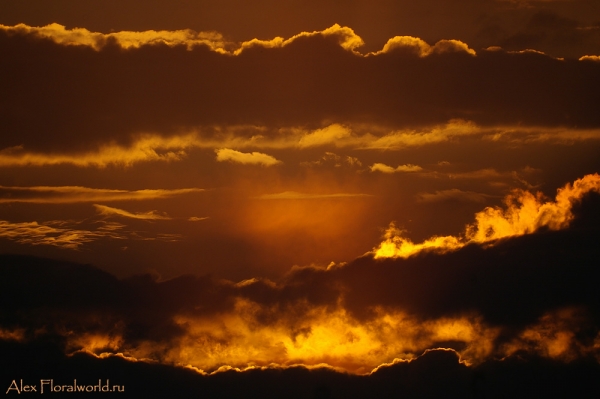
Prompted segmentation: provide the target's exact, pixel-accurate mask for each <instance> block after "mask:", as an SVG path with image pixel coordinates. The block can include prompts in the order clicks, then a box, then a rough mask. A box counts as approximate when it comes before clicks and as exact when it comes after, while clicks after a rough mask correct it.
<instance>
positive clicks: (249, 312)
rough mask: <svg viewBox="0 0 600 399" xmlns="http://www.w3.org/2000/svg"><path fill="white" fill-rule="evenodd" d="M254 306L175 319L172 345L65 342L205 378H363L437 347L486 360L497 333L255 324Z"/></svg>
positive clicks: (338, 317)
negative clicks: (236, 372)
mask: <svg viewBox="0 0 600 399" xmlns="http://www.w3.org/2000/svg"><path fill="white" fill-rule="evenodd" d="M261 310H264V309H260V307H259V305H258V304H256V303H252V302H249V301H247V300H238V302H237V304H236V308H235V311H233V312H231V313H227V314H222V315H220V316H219V317H217V318H214V317H213V318H210V319H205V318H195V317H192V316H183V315H180V316H177V317H176V319H175V321H176V322H177V324H179V325H180V326H181V327H183V328H184V329H185V330H186V334H185V336H183V337H181V338H179V339H177V340H175V341H173V342H165V341H163V342H161V343H156V342H141V343H139V344H137V346H135V347H123V346H122V341H121V340H120V338H119V337H114V336H98V335H84V336H81V337H76V338H75V337H71V338H70V342H69V343H70V347H71V348H73V349H74V350H81V349H82V350H86V351H89V352H92V353H96V354H100V353H109V352H110V353H118V352H122V353H125V354H126V355H127V356H132V357H134V358H137V359H154V360H159V361H166V362H169V363H172V364H178V365H189V366H192V367H194V368H197V369H200V370H204V371H214V370H218V369H220V368H222V367H227V368H230V367H234V368H240V369H245V368H248V367H257V366H258V367H260V366H268V365H280V366H289V365H294V364H303V365H307V366H316V365H321V364H326V365H329V366H332V367H334V368H337V369H342V370H345V371H348V372H351V373H356V374H366V373H369V372H371V371H372V370H373V369H375V368H376V367H378V366H379V365H381V364H382V363H385V362H389V361H392V360H393V359H412V358H415V357H416V356H419V355H420V354H421V353H422V352H423V350H425V349H426V348H430V347H435V343H436V342H442V341H459V342H464V343H465V348H464V349H463V350H462V351H460V353H461V357H462V358H463V359H464V360H465V361H467V362H479V361H482V360H484V359H485V358H486V357H488V356H489V355H490V352H491V348H492V342H493V340H494V338H495V337H496V335H497V331H496V330H495V329H493V328H489V327H486V326H484V325H483V324H481V322H480V321H479V320H478V319H476V318H471V317H462V318H442V319H438V320H434V321H425V322H423V321H418V320H416V319H413V318H410V317H408V316H406V315H404V314H402V313H399V312H385V311H383V310H380V311H378V313H377V317H376V318H374V319H373V320H370V321H368V322H362V323H361V322H358V321H356V320H353V319H352V318H351V317H350V316H349V315H347V314H346V312H345V311H343V310H336V311H334V312H326V311H325V310H324V309H321V308H314V309H310V310H308V311H307V312H306V313H305V315H304V317H303V318H302V319H294V320H291V319H286V318H283V319H279V320H277V321H275V322H274V323H272V324H268V325H265V324H261V323H259V322H258V321H257V319H256V315H257V314H258V312H260V311H261Z"/></svg>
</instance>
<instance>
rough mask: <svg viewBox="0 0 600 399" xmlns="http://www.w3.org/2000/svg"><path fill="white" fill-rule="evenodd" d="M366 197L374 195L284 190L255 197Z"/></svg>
mask: <svg viewBox="0 0 600 399" xmlns="http://www.w3.org/2000/svg"><path fill="white" fill-rule="evenodd" d="M357 197H358V198H364V197H372V195H370V194H361V193H334V194H308V193H299V192H297V191H284V192H282V193H277V194H264V195H259V196H258V197H254V199H261V200H280V199H282V200H294V199H330V198H357Z"/></svg>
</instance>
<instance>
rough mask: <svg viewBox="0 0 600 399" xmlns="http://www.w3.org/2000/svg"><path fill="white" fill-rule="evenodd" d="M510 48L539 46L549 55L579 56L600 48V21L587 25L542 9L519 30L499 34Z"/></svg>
mask: <svg viewBox="0 0 600 399" xmlns="http://www.w3.org/2000/svg"><path fill="white" fill-rule="evenodd" d="M497 45H499V46H501V47H503V48H505V49H507V50H516V51H518V50H525V49H536V50H539V51H543V52H545V53H547V54H549V55H552V56H555V57H560V56H566V57H570V58H579V57H581V56H582V55H585V53H586V52H590V51H594V54H595V53H597V52H599V51H600V21H596V22H595V23H594V24H592V25H589V26H586V25H583V24H581V23H579V22H578V21H576V20H574V19H570V18H566V17H563V16H561V15H559V14H557V13H554V12H551V11H548V10H543V11H538V12H536V13H535V14H533V15H532V16H531V17H530V18H529V20H528V21H527V23H526V24H525V26H524V27H523V28H522V29H521V30H520V31H518V32H511V34H509V35H507V36H506V37H503V38H499V39H498V41H497Z"/></svg>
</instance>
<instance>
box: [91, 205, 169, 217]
mask: <svg viewBox="0 0 600 399" xmlns="http://www.w3.org/2000/svg"><path fill="white" fill-rule="evenodd" d="M94 208H96V211H97V212H98V213H99V214H100V215H102V216H121V217H124V218H129V219H139V220H171V218H170V217H169V216H166V215H161V214H159V213H158V212H157V211H149V212H137V213H131V212H128V211H126V210H123V209H118V208H113V207H110V206H106V205H98V204H94Z"/></svg>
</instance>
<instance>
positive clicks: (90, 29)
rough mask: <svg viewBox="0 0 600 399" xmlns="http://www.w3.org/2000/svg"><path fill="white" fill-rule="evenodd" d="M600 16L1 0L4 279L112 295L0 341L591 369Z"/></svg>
mask: <svg viewBox="0 0 600 399" xmlns="http://www.w3.org/2000/svg"><path fill="white" fill-rule="evenodd" d="M597 15H600V8H599V5H598V3H597V2H595V1H591V0H590V1H586V0H572V1H558V0H556V1H527V0H518V1H517V0H511V1H508V0H506V1H504V0H485V1H474V0H464V1H457V2H444V1H441V0H428V1H423V2H418V4H417V3H415V2H408V1H396V2H394V1H387V0H386V1H384V0H381V1H376V2H365V1H361V0H356V1H351V2H347V3H345V4H342V3H339V2H336V1H325V2H313V1H308V2H273V1H270V0H264V1H260V2H258V3H256V4H254V3H252V4H250V3H248V2H238V1H234V0H228V1H225V2H219V3H215V2H209V1H203V0H202V1H201V0H197V1H190V0H177V1H175V2H168V3H167V2H162V1H158V2H154V3H152V5H149V4H146V3H144V2H140V1H137V0H127V1H119V2H114V1H109V0H102V1H101V0H98V1H94V2H90V3H87V2H86V3H85V4H84V3H82V2H73V1H70V0H60V1H58V0H57V1H53V2H44V1H41V0H28V1H17V0H7V1H3V2H2V4H1V5H0V49H1V52H2V54H3V56H2V59H1V60H0V76H1V78H0V87H1V89H0V90H1V92H2V96H1V98H0V133H1V134H0V256H2V257H3V258H2V259H3V260H2V267H6V268H8V269H6V270H7V271H3V273H5V275H6V276H7V279H8V280H7V281H11V279H13V278H14V279H18V278H19V276H20V274H19V273H22V271H14V270H13V269H11V267H14V265H13V263H14V264H18V263H19V262H24V264H28V262H29V263H32V264H38V263H39V262H41V263H44V262H45V261H41V260H39V259H38V260H37V261H33V260H31V261H27V259H33V258H27V257H30V256H36V257H40V258H41V259H47V262H48V264H49V265H54V264H55V263H53V262H58V261H61V262H76V263H78V264H79V263H80V264H88V265H93V271H92V269H81V270H80V269H79V266H73V265H72V264H70V263H69V265H71V266H64V267H66V269H65V268H64V267H63V266H60V267H59V266H48V267H49V268H50V269H48V270H46V269H44V270H46V271H44V273H49V274H48V275H47V278H48V279H49V281H60V280H61V279H62V278H66V277H65V276H67V275H69V276H80V277H78V278H81V279H83V280H82V281H88V280H86V279H91V280H90V281H92V280H94V278H93V277H92V276H94V275H97V276H100V275H101V276H103V277H101V278H100V277H97V278H100V279H101V282H98V283H97V284H94V283H89V284H91V285H90V286H89V287H88V288H89V290H91V291H92V292H96V291H95V290H97V291H98V292H99V293H101V292H107V294H106V295H107V296H108V297H109V298H113V297H114V298H120V299H119V300H121V301H123V305H117V304H116V303H117V302H118V301H117V300H116V299H115V302H113V301H112V300H107V299H102V300H100V299H99V298H100V297H101V296H102V295H100V296H99V297H93V298H92V297H87V296H86V295H88V294H86V293H84V292H83V291H82V292H79V291H77V292H74V293H73V295H75V297H77V296H82V298H84V299H82V301H83V302H82V303H84V305H82V306H83V307H84V308H86V307H89V313H88V315H87V316H85V317H83V316H81V315H82V314H83V313H85V312H82V311H81V309H74V308H73V309H72V308H71V307H70V306H71V305H65V304H64V303H63V302H61V300H59V299H56V297H55V295H54V294H52V293H51V292H45V291H43V290H42V289H40V290H41V291H40V292H41V293H40V294H39V298H45V299H44V300H49V301H50V305H48V306H50V309H51V311H50V312H49V314H55V315H56V321H55V322H51V321H50V319H46V318H44V317H41V318H39V319H38V318H37V316H35V317H34V316H31V317H29V316H28V317H29V319H27V318H24V319H18V318H16V319H15V318H13V319H10V318H6V320H4V319H3V320H0V321H1V322H2V325H0V339H2V340H4V341H6V342H20V343H23V342H25V343H30V342H33V341H35V339H34V338H32V337H33V336H34V335H35V334H33V331H34V330H35V329H36V328H37V329H40V328H42V327H43V329H46V330H47V331H49V333H50V332H52V333H53V334H57V336H60V337H62V338H61V340H62V341H61V342H62V345H63V347H62V350H63V351H64V353H71V352H73V351H77V350H83V351H86V352H89V353H90V354H93V355H94V356H97V357H98V359H100V358H107V357H110V356H115V355H116V354H121V355H119V356H125V357H128V358H135V359H154V360H156V361H158V362H160V363H161V364H165V365H171V366H172V365H176V366H187V365H189V366H192V367H194V368H196V369H201V370H204V371H205V372H208V373H210V372H214V371H215V370H218V369H219V367H236V368H240V369H246V368H248V367H250V366H252V367H255V366H256V367H263V366H265V367H266V366H268V365H270V364H276V365H278V366H286V367H287V366H291V365H295V364H303V365H307V366H311V367H312V366H315V365H319V364H326V365H328V366H331V367H334V368H337V369H336V370H338V371H339V370H344V371H345V372H350V373H354V374H368V373H369V372H370V371H371V370H374V369H376V368H377V367H378V366H379V365H382V364H384V363H390V364H392V363H393V362H396V363H393V366H389V367H404V366H398V365H397V364H400V363H401V362H408V361H409V360H410V359H420V358H419V356H420V355H421V354H423V353H424V351H425V350H427V349H435V348H445V350H452V351H455V352H456V353H457V354H458V355H459V356H460V357H461V359H462V361H463V362H465V363H464V364H466V365H467V366H469V367H487V366H481V365H482V364H487V363H485V362H489V361H492V359H500V358H503V357H507V356H508V357H510V356H512V355H514V354H515V353H521V352H522V351H529V352H528V353H532V354H535V355H536V356H542V357H543V358H544V359H553V361H554V360H557V359H558V360H559V361H564V362H566V361H571V360H572V359H580V358H587V357H590V356H591V357H593V358H594V359H596V360H594V361H595V362H596V363H597V359H598V353H597V351H598V347H599V346H598V345H599V344H598V342H600V338H599V337H600V335H598V324H597V314H596V313H597V304H596V302H595V301H591V302H590V301H588V299H589V298H588V297H586V296H585V293H586V292H588V291H586V290H588V289H589V290H591V288H590V287H588V286H587V285H586V278H587V279H593V278H595V274H594V272H592V271H590V269H589V265H590V264H592V263H593V260H594V259H597V258H596V256H597V251H596V252H594V251H595V250H594V249H593V248H592V247H593V246H591V245H588V244H589V242H593V237H597V226H595V224H594V223H595V222H594V221H595V220H597V215H596V214H597V210H596V209H597V205H598V203H597V199H598V192H599V191H600V178H599V177H598V173H599V172H600V157H598V154H600V116H599V115H600V114H599V113H598V112H597V109H598V105H600V94H599V93H600V25H599V23H598V19H597V18H594V16H597ZM557 242H562V243H564V250H562V252H561V250H559V248H557V247H556V243H557ZM543 248H552V249H551V250H550V252H549V253H548V254H545V253H544V250H543ZM528 249H529V250H531V251H533V252H528ZM536 251H537V252H536ZM553 251H555V252H553ZM579 254H581V255H579ZM14 255H20V256H24V258H18V257H17V258H15V257H14ZM578 256H580V257H578ZM569 258H572V259H576V260H575V261H574V264H573V265H571V266H572V267H574V268H575V269H577V270H580V275H579V276H578V277H572V276H573V275H571V274H570V273H569V271H568V270H567V269H566V268H565V267H566V265H565V264H564V263H561V262H563V261H564V262H566V259H569ZM19 259H20V260H19ZM24 259H25V260H24ZM485 265H488V266H489V268H485ZM515 265H520V266H518V267H519V268H520V269H518V270H517V269H512V268H515V267H517V266H515ZM544 265H546V266H547V269H544V267H545V266H544ZM27 267H38V266H31V265H30V266H27ZM55 267H56V269H54V268H55ZM81 267H83V266H81ZM90 267H91V266H90ZM3 270H4V269H3ZM35 270H37V269H35ZM370 271H372V274H371V273H370ZM425 271H426V272H427V273H426V272H425ZM78 273H79V274H78ZM94 273H96V274H94ZM428 273H429V274H428ZM553 273H555V274H553ZM563 273H564V275H563ZM566 274H569V276H570V277H572V278H573V279H574V280H569V282H568V283H567V282H565V284H566V285H565V287H566V288H565V293H564V294H560V295H558V294H556V295H554V293H555V292H556V291H559V290H560V288H559V287H560V286H561V283H563V282H564V281H563V280H565V278H566V277H565V275H566ZM536 275H539V277H540V279H541V281H542V283H543V284H546V285H545V286H544V287H547V288H544V289H542V288H540V289H539V290H538V289H533V288H531V287H529V286H528V284H534V281H535V278H534V276H536ZM182 276H187V277H182ZM557 276H562V277H557ZM582 276H583V277H582ZM584 277H585V278H584ZM69 278H71V277H69ZM520 278H522V280H519V279H520ZM512 279H517V280H518V281H520V282H513V280H512ZM567 280H568V279H567ZM98 281H100V280H98ZM492 281H500V282H502V283H503V284H506V285H507V286H513V285H514V286H513V289H515V290H521V289H524V290H525V291H528V290H529V291H530V292H531V296H528V295H526V294H522V295H521V294H519V295H517V296H515V297H514V298H512V297H511V298H512V299H510V298H509V300H508V304H507V305H506V306H522V307H523V308H524V309H525V310H523V311H522V312H521V313H519V312H517V313H519V314H517V315H514V317H512V316H510V314H508V313H507V312H506V309H505V308H502V306H499V305H498V304H497V303H496V302H495V301H498V300H499V298H500V297H501V296H502V295H501V293H500V291H496V290H497V288H495V287H494V288H491V287H493V284H492ZM477 282H479V283H477ZM521 283H522V285H520V284H521ZM7 284H9V283H7ZM85 284H88V283H87V282H86V283H85ZM85 284H84V285H85ZM424 284H425V285H429V284H431V286H432V287H433V288H432V289H434V290H435V289H437V290H439V291H438V292H437V293H432V292H431V290H428V289H426V288H424V287H423V285H424ZM33 286H35V287H38V286H37V285H35V284H34V285H33ZM92 287H93V288H92ZM484 287H487V291H486V289H485V288H484ZM577 287H580V289H581V292H583V294H581V295H580V294H579V293H578V292H579V291H578V288H577ZM38 288H39V287H38ZM24 289H25V288H24ZM36 289H37V288H36ZM536 290H537V291H536ZM84 291H85V290H84ZM488 291H489V292H488ZM152 292H154V293H155V294H156V295H158V296H157V297H156V298H160V301H163V305H161V304H160V303H159V302H160V301H156V299H152V298H153V294H152ZM128 293H129V294H128ZM533 293H536V295H539V296H540V297H542V298H545V299H544V301H545V302H544V301H541V302H540V300H538V299H536V298H535V297H534V295H533ZM32 295H33V294H32ZM443 295H447V296H449V297H452V299H445V298H444V296H443ZM515 295H516V294H515ZM569 295H571V296H569ZM86 298H87V299H86ZM586 298H588V299H586ZM54 299H56V301H54ZM86 301H87V302H86ZM103 301H108V302H103ZM511 301H514V303H511ZM34 302H35V301H34ZM19 303H20V302H19V301H18V300H15V302H14V304H13V305H14V307H13V308H10V307H9V308H7V309H8V310H7V311H8V312H9V313H10V312H12V311H15V312H17V310H18V309H21V308H20V306H21V305H20V304H19ZM144 303H146V305H147V308H148V309H149V310H148V313H147V314H146V313H144V311H141V310H140V309H142V308H143V307H144V306H143V304H144ZM542 303H543V304H542ZM517 304H518V305H517ZM13 305H11V306H13ZM32 306H33V305H32ZM34 308H35V306H34ZM27 309H29V310H31V308H27ZM86 309H87V308H86ZM29 310H28V311H29ZM25 313H27V312H25ZM34 313H35V312H34ZM34 313H32V315H33V314H34ZM7 314H8V313H7ZM11 314H12V313H11ZM15 314H16V313H15ZM19 314H21V313H19ZM23 314H24V313H23ZM75 316H76V317H78V318H79V319H78V322H77V323H75V324H73V325H71V324H69V323H71V318H72V317H75ZM7 317H8V316H7ZM15 317H16V316H15ZM19 317H21V316H19ZM26 319H27V320H28V321H26ZM32 320H35V321H32ZM36 323H37V324H36ZM65 326H71V327H68V328H71V329H72V330H71V331H70V332H68V331H67V330H65V329H68V328H67V327H65ZM110 326H112V327H110ZM46 330H45V331H46ZM40 331H41V330H40ZM401 332H402V333H401ZM32 334H33V335H32ZM585 334H587V335H586V336H585V337H584V338H582V336H583V335H585ZM32 340H33V341H32ZM4 341H3V342H4ZM430 356H434V355H430ZM440 356H441V355H440ZM94 359H96V358H94ZM394 359H397V360H396V361H395V360H394ZM398 359H400V360H398ZM494 361H495V360H494ZM398 362H400V363H398ZM402 364H404V363H402ZM406 364H409V363H406ZM461 364H463V363H461ZM386 367H387V366H386ZM406 367H409V366H406ZM9 382H10V381H9Z"/></svg>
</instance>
